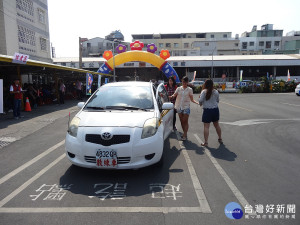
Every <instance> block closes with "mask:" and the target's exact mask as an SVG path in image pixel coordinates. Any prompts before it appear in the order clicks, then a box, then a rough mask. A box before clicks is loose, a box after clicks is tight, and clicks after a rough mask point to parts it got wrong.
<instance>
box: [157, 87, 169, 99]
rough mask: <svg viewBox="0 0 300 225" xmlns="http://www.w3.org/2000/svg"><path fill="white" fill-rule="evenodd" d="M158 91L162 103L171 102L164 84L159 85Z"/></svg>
mask: <svg viewBox="0 0 300 225" xmlns="http://www.w3.org/2000/svg"><path fill="white" fill-rule="evenodd" d="M157 91H158V96H159V97H160V98H161V101H162V103H165V102H169V97H168V92H167V91H166V89H165V87H164V85H159V86H158V88H157Z"/></svg>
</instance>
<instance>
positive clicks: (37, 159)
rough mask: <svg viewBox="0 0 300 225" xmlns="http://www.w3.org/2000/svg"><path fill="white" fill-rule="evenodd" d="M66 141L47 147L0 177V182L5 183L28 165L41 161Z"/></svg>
mask: <svg viewBox="0 0 300 225" xmlns="http://www.w3.org/2000/svg"><path fill="white" fill-rule="evenodd" d="M64 143H65V140H63V141H61V142H59V143H57V144H56V145H54V146H52V147H51V148H49V149H47V150H46V151H44V152H43V153H41V154H39V155H38V156H36V157H34V158H33V159H32V160H30V161H28V162H27V163H25V164H23V165H22V166H20V167H18V168H17V169H15V170H14V171H12V172H10V173H9V174H7V175H5V176H4V177H2V178H1V179H0V184H3V183H4V182H5V181H7V180H9V179H10V178H12V177H13V176H15V175H17V174H18V173H20V172H21V171H23V170H24V169H26V168H27V167H29V166H31V165H32V164H33V163H35V162H37V161H39V160H40V159H41V158H43V157H44V156H46V155H48V154H49V153H51V152H52V151H54V150H55V149H57V148H59V147H60V146H62V145H63V144H64Z"/></svg>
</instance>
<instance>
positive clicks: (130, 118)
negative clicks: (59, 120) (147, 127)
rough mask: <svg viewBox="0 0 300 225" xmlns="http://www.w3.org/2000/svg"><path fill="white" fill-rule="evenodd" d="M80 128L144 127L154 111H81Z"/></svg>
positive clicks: (153, 115) (153, 114) (79, 115)
mask: <svg viewBox="0 0 300 225" xmlns="http://www.w3.org/2000/svg"><path fill="white" fill-rule="evenodd" d="M77 117H79V118H80V124H79V126H80V127H143V126H144V123H145V121H146V120H147V119H150V118H153V117H155V113H154V111H149V112H145V111H103V112H99V111H81V112H80V113H79V114H78V115H77Z"/></svg>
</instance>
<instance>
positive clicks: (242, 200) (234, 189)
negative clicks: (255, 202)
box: [194, 134, 250, 215]
mask: <svg viewBox="0 0 300 225" xmlns="http://www.w3.org/2000/svg"><path fill="white" fill-rule="evenodd" d="M194 135H195V137H196V139H197V141H198V142H199V144H201V143H203V141H202V140H201V139H200V138H199V137H198V135H197V134H194ZM203 148H204V152H205V154H206V155H207V156H208V158H209V159H210V160H211V162H212V163H213V165H214V166H215V167H216V169H217V170H218V172H219V173H220V174H221V176H222V177H223V179H224V180H225V182H226V183H227V185H228V186H229V188H230V190H231V191H232V192H233V194H234V195H235V197H236V198H237V199H238V200H239V202H240V203H241V205H242V206H243V207H245V206H246V205H248V206H249V203H248V201H247V200H246V199H245V197H244V196H243V195H242V193H241V192H240V191H239V189H238V188H237V187H236V186H235V184H234V183H233V182H232V180H231V179H230V177H229V176H228V175H227V173H226V172H225V171H224V170H223V168H222V167H221V166H220V164H219V163H218V162H217V160H216V159H215V158H214V157H213V156H212V155H211V153H210V151H209V150H208V149H207V148H206V147H203ZM249 215H250V214H249Z"/></svg>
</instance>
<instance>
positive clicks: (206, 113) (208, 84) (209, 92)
mask: <svg viewBox="0 0 300 225" xmlns="http://www.w3.org/2000/svg"><path fill="white" fill-rule="evenodd" d="M218 103H219V92H218V91H217V90H215V89H214V83H213V81H212V80H210V79H208V80H206V81H205V83H204V85H203V88H202V92H201V94H200V99H199V104H200V106H203V115H202V122H203V123H204V140H205V142H204V143H202V144H201V145H202V146H207V145H208V135H209V126H210V123H211V122H213V124H214V126H215V128H216V131H217V134H218V136H219V139H218V141H219V143H220V144H223V141H222V136H221V127H220V125H219V119H220V112H219V107H218Z"/></svg>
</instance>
